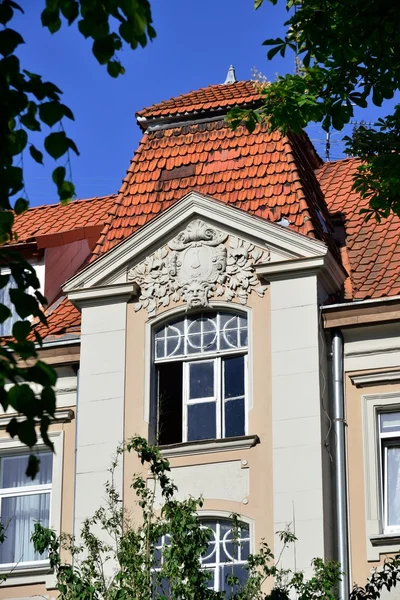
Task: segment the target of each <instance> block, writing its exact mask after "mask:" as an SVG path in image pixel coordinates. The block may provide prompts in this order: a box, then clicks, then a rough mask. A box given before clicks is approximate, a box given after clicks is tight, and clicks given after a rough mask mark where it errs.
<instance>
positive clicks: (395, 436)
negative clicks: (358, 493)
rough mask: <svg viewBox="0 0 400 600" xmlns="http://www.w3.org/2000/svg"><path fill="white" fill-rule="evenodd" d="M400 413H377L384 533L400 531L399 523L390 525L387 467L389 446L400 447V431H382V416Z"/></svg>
mask: <svg viewBox="0 0 400 600" xmlns="http://www.w3.org/2000/svg"><path fill="white" fill-rule="evenodd" d="M394 412H398V413H400V410H393V409H387V410H380V411H379V412H378V413H377V424H378V436H379V471H380V473H379V475H380V492H381V499H380V500H381V507H382V526H383V533H384V534H391V533H400V524H399V525H391V526H390V525H388V522H387V519H388V489H387V488H388V468H387V451H388V448H390V447H393V446H396V447H400V432H398V433H394V432H388V433H382V432H381V427H380V422H379V421H380V417H381V415H383V414H392V413H394Z"/></svg>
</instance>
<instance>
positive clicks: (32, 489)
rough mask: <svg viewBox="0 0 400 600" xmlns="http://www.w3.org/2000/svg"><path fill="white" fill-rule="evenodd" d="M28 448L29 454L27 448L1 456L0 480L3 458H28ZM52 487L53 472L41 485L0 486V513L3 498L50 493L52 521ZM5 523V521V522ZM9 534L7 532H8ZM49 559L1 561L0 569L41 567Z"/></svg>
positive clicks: (0, 478) (0, 477)
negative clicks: (49, 480) (50, 478)
mask: <svg viewBox="0 0 400 600" xmlns="http://www.w3.org/2000/svg"><path fill="white" fill-rule="evenodd" d="M27 450H28V454H26V450H25V451H16V452H13V453H11V454H9V453H7V454H6V453H3V454H2V455H1V456H0V481H1V480H2V474H3V468H4V467H3V460H1V459H3V458H9V459H15V458H19V457H20V456H21V455H22V456H26V458H28V456H29V449H27ZM52 488H53V474H52V480H51V483H46V484H41V485H29V486H28V485H27V486H20V487H18V486H16V487H11V488H0V515H1V509H2V503H3V499H4V498H17V497H18V498H20V497H22V496H33V495H37V494H43V495H44V494H49V495H50V502H49V523H51V496H52ZM3 525H4V523H3ZM6 535H7V532H6ZM48 562H49V561H48V559H39V560H33V561H19V562H17V563H15V562H14V563H0V569H3V570H9V569H13V568H15V567H16V566H18V567H19V568H21V569H30V568H35V567H39V566H41V565H47V564H48Z"/></svg>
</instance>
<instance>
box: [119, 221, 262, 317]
mask: <svg viewBox="0 0 400 600" xmlns="http://www.w3.org/2000/svg"><path fill="white" fill-rule="evenodd" d="M225 242H226V243H225ZM269 259H270V253H269V250H261V249H259V248H257V247H256V246H255V245H254V244H252V243H251V242H247V241H244V240H241V239H239V238H237V237H235V236H229V237H228V235H227V234H226V233H224V232H222V231H219V230H218V229H216V228H214V227H211V226H210V225H208V224H207V223H205V222H204V221H202V220H201V219H195V220H193V221H191V222H190V223H189V224H188V225H187V227H186V228H185V229H184V230H183V231H181V232H180V233H179V234H178V235H177V236H176V237H174V238H173V239H172V240H171V241H170V242H168V244H167V245H166V246H164V247H162V248H160V249H158V250H156V252H155V253H154V254H152V255H151V256H149V257H147V258H146V259H145V260H144V261H143V262H141V263H139V264H138V265H136V266H135V267H133V268H132V269H130V270H129V271H128V280H129V281H133V282H134V283H136V284H137V285H138V286H139V287H140V289H141V295H140V297H139V301H138V302H137V303H136V305H135V310H136V311H138V310H140V309H141V308H145V309H147V312H148V313H149V315H150V316H153V315H155V314H156V312H157V309H158V308H160V307H166V306H169V304H170V302H171V301H173V302H179V301H180V300H182V301H183V302H185V303H186V306H187V308H188V309H189V308H193V307H207V306H209V301H210V299H211V298H221V299H223V300H226V301H231V300H232V299H233V298H239V300H240V302H241V303H242V304H246V302H247V298H248V296H249V294H250V293H251V292H252V291H253V290H254V291H255V292H256V293H257V294H258V295H259V296H263V295H264V292H265V289H266V287H267V286H265V285H261V284H260V282H259V280H258V278H257V276H256V274H255V264H256V263H258V262H259V261H262V262H264V263H265V262H267V261H268V260H269Z"/></svg>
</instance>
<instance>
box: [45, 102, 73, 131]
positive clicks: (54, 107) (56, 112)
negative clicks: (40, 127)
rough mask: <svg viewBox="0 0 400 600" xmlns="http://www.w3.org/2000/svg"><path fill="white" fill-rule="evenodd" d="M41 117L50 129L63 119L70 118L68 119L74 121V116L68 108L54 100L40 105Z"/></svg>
mask: <svg viewBox="0 0 400 600" xmlns="http://www.w3.org/2000/svg"><path fill="white" fill-rule="evenodd" d="M39 116H40V118H41V120H42V121H43V123H46V125H49V127H52V126H53V125H55V124H56V123H58V122H59V121H61V119H62V118H63V117H68V119H72V120H73V119H74V115H73V114H72V112H71V110H70V109H69V108H68V106H65V104H61V102H58V101H54V100H53V101H51V102H43V103H42V104H40V105H39Z"/></svg>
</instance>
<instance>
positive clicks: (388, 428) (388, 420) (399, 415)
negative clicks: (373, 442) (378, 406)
mask: <svg viewBox="0 0 400 600" xmlns="http://www.w3.org/2000/svg"><path fill="white" fill-rule="evenodd" d="M380 424H381V432H382V433H400V412H393V413H381V414H380Z"/></svg>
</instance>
